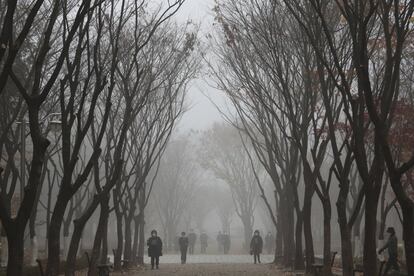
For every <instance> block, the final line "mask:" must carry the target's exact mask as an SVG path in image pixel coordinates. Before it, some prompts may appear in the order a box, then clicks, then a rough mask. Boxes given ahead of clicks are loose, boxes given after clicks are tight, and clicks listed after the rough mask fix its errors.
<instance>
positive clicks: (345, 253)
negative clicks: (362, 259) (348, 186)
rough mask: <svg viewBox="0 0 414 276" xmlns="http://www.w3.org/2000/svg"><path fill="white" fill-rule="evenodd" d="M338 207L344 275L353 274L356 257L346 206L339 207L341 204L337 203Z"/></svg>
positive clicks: (350, 275)
mask: <svg viewBox="0 0 414 276" xmlns="http://www.w3.org/2000/svg"><path fill="white" fill-rule="evenodd" d="M345 204H346V203H345ZM337 209H338V223H339V230H340V234H341V255H342V275H344V276H352V275H353V266H354V259H353V256H352V239H351V229H350V228H349V226H348V222H347V218H346V206H343V207H342V206H341V207H339V204H338V203H337Z"/></svg>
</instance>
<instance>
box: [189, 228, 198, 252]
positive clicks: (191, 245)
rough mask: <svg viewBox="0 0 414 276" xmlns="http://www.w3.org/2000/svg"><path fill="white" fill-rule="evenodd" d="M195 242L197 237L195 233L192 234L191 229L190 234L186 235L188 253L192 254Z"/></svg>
mask: <svg viewBox="0 0 414 276" xmlns="http://www.w3.org/2000/svg"><path fill="white" fill-rule="evenodd" d="M196 240H197V235H196V233H194V230H193V229H191V230H190V233H189V234H188V246H189V249H188V253H190V254H194V246H195V243H196Z"/></svg>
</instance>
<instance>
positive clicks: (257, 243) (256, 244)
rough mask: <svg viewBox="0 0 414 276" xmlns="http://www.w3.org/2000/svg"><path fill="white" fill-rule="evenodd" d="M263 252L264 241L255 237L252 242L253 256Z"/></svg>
mask: <svg viewBox="0 0 414 276" xmlns="http://www.w3.org/2000/svg"><path fill="white" fill-rule="evenodd" d="M262 250H263V239H262V237H260V236H253V238H252V240H251V242H250V252H251V254H260V253H262Z"/></svg>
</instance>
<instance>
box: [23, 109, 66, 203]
mask: <svg viewBox="0 0 414 276" xmlns="http://www.w3.org/2000/svg"><path fill="white" fill-rule="evenodd" d="M61 115H62V114H61V113H50V114H49V115H47V116H46V117H45V118H44V120H43V122H41V123H46V124H47V126H46V130H48V129H50V130H51V131H52V132H57V131H59V130H60V127H61V126H62V122H61V120H60V118H61ZM28 123H29V122H27V121H26V118H25V117H24V116H22V119H21V121H19V122H16V124H17V125H20V141H21V151H20V170H21V171H20V203H21V202H22V201H23V193H24V187H25V185H26V124H28ZM46 133H47V131H46Z"/></svg>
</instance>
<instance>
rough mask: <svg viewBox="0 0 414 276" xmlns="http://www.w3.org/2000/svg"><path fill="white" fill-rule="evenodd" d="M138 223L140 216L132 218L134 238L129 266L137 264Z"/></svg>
mask: <svg viewBox="0 0 414 276" xmlns="http://www.w3.org/2000/svg"><path fill="white" fill-rule="evenodd" d="M139 221H140V216H136V217H134V238H133V240H134V241H133V246H132V253H131V254H132V258H131V264H132V265H136V264H137V263H138V245H139Z"/></svg>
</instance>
